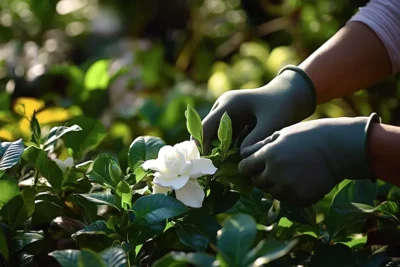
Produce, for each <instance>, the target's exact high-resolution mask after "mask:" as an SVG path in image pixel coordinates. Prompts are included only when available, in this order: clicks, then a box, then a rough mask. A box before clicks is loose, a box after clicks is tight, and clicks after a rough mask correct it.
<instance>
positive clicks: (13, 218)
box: [0, 180, 35, 230]
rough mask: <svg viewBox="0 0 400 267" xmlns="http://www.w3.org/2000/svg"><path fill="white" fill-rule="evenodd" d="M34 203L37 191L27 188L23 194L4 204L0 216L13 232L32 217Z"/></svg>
mask: <svg viewBox="0 0 400 267" xmlns="http://www.w3.org/2000/svg"><path fill="white" fill-rule="evenodd" d="M1 181H2V180H0V182H1ZM0 184H1V183H0ZM12 190H15V189H12ZM8 196H9V195H8ZM34 201H35V190H34V189H33V188H26V189H24V190H23V191H21V194H18V195H15V196H14V197H13V198H12V199H10V200H9V201H7V202H6V203H4V205H3V206H2V207H1V210H0V216H1V217H2V218H3V220H4V221H5V222H6V223H7V224H8V225H9V226H10V227H11V229H12V230H14V229H17V228H20V227H22V226H23V223H24V222H25V221H26V220H27V219H29V218H30V217H31V216H32V213H33V212H34V210H35V204H34Z"/></svg>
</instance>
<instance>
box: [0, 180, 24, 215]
mask: <svg viewBox="0 0 400 267" xmlns="http://www.w3.org/2000/svg"><path fill="white" fill-rule="evenodd" d="M0 192H1V194H0V210H1V208H2V207H3V206H4V205H5V204H7V203H8V202H9V201H10V200H11V199H13V198H14V197H17V196H19V195H20V192H19V188H18V183H17V180H16V179H14V178H13V177H11V176H7V175H3V176H2V177H0Z"/></svg>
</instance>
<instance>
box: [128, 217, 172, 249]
mask: <svg viewBox="0 0 400 267" xmlns="http://www.w3.org/2000/svg"><path fill="white" fill-rule="evenodd" d="M165 226H166V221H165V220H164V221H162V222H160V223H158V224H152V225H147V226H144V227H141V228H138V227H135V226H131V227H129V228H128V231H127V232H128V241H129V242H130V243H131V244H135V245H139V244H144V243H145V242H146V241H147V240H149V239H151V238H154V237H156V236H158V235H160V234H162V233H163V232H164V230H165Z"/></svg>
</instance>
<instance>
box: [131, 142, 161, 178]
mask: <svg viewBox="0 0 400 267" xmlns="http://www.w3.org/2000/svg"><path fill="white" fill-rule="evenodd" d="M163 146H165V142H164V141H163V140H162V139H161V138H159V137H154V136H139V137H138V138H136V139H135V140H134V141H133V142H132V144H131V145H130V146H129V152H128V163H129V167H130V168H131V170H132V171H134V170H135V169H136V168H137V167H138V166H137V164H138V163H139V162H140V161H146V160H149V159H155V158H157V155H158V151H159V150H160V149H161V148H162V147H163Z"/></svg>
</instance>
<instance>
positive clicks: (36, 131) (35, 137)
mask: <svg viewBox="0 0 400 267" xmlns="http://www.w3.org/2000/svg"><path fill="white" fill-rule="evenodd" d="M30 126H31V131H32V137H31V141H32V142H33V143H35V144H38V145H40V141H41V138H42V131H41V129H40V124H39V121H38V120H37V119H36V111H34V112H33V115H32V118H31V121H30Z"/></svg>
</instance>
